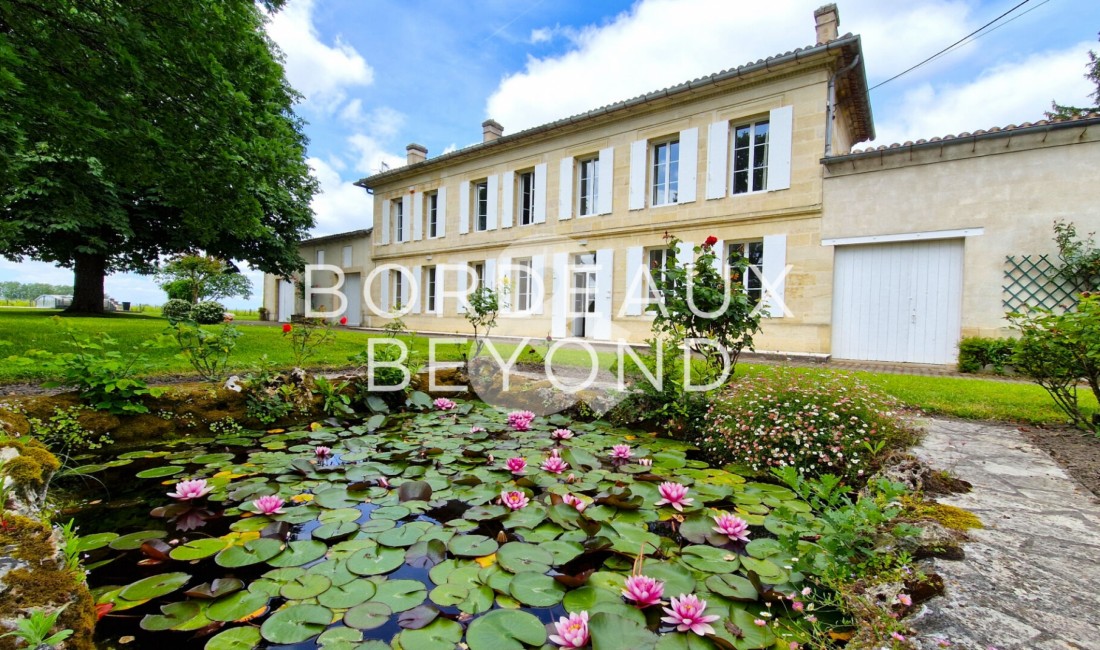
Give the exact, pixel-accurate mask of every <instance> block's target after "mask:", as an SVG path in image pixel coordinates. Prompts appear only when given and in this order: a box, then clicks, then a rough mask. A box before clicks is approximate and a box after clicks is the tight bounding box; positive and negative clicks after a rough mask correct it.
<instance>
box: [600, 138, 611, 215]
mask: <svg viewBox="0 0 1100 650" xmlns="http://www.w3.org/2000/svg"><path fill="white" fill-rule="evenodd" d="M614 194H615V147H608V148H606V149H600V163H599V169H598V170H597V172H596V213H597V214H611V199H612V198H613V195H614Z"/></svg>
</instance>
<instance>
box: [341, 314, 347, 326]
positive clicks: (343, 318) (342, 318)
mask: <svg viewBox="0 0 1100 650" xmlns="http://www.w3.org/2000/svg"><path fill="white" fill-rule="evenodd" d="M340 324H341V325H347V324H348V317H347V316H341V317H340Z"/></svg>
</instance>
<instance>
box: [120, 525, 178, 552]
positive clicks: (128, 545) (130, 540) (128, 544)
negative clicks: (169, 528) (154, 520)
mask: <svg viewBox="0 0 1100 650" xmlns="http://www.w3.org/2000/svg"><path fill="white" fill-rule="evenodd" d="M165 537H168V533H166V532H164V531H163V530H143V531H141V532H137V533H130V534H129V535H122V536H121V537H115V539H113V540H111V543H110V544H109V546H110V547H111V548H113V549H115V550H116V551H134V550H137V549H139V548H141V545H142V544H144V543H145V542H147V541H148V540H150V539H164V538H165Z"/></svg>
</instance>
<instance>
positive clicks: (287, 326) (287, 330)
mask: <svg viewBox="0 0 1100 650" xmlns="http://www.w3.org/2000/svg"><path fill="white" fill-rule="evenodd" d="M292 329H294V326H293V325H291V324H290V323H283V334H290V330H292Z"/></svg>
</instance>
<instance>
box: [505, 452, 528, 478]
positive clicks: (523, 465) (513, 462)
mask: <svg viewBox="0 0 1100 650" xmlns="http://www.w3.org/2000/svg"><path fill="white" fill-rule="evenodd" d="M504 466H505V467H507V468H508V471H509V472H511V473H513V474H522V473H523V470H525V469H527V461H525V460H523V459H522V458H520V457H518V456H517V457H515V458H509V459H508V460H506V461H504Z"/></svg>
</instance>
